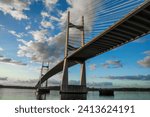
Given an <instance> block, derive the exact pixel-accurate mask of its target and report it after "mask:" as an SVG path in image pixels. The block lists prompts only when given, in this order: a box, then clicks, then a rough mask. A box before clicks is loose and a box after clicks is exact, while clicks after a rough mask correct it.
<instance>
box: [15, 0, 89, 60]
mask: <svg viewBox="0 0 150 117" xmlns="http://www.w3.org/2000/svg"><path fill="white" fill-rule="evenodd" d="M57 2H58V1H57V0H45V1H44V3H45V4H46V6H49V7H50V6H52V5H54V4H56V3H57ZM68 3H69V4H70V7H69V8H68V9H67V10H66V11H64V12H62V11H61V12H59V18H57V17H56V16H52V15H49V13H48V12H45V11H42V12H41V16H42V22H41V25H42V28H41V29H39V30H36V31H30V34H31V35H32V36H33V40H30V41H24V40H19V41H20V42H21V44H20V45H19V51H18V56H22V57H23V56H25V57H29V58H31V59H32V60H33V61H43V60H50V61H53V62H54V61H59V60H60V59H62V56H63V53H64V46H65V31H62V32H60V33H58V34H56V35H54V36H50V34H49V33H48V29H47V28H48V27H51V26H52V25H53V23H52V22H51V21H56V22H57V24H59V25H60V26H62V27H63V26H65V24H66V17H67V11H68V10H70V11H71V22H72V23H75V24H78V25H80V24H81V17H82V16H83V15H84V14H85V17H86V21H85V30H86V29H87V30H88V29H89V27H90V25H91V23H92V20H91V18H90V19H88V17H89V16H88V15H86V11H87V9H86V6H87V5H88V4H89V3H90V0H87V1H86V2H85V1H84V0H76V1H73V2H72V3H71V2H68ZM88 6H89V5H88ZM73 16H74V17H73ZM47 18H50V21H48V20H47ZM89 20H90V21H89ZM57 24H55V25H57ZM60 26H59V27H60ZM52 27H53V26H52ZM43 28H44V29H43ZM55 28H56V30H58V29H57V28H58V27H57V26H55ZM90 28H91V27H90ZM54 30H55V29H54ZM70 32H71V33H75V34H76V33H77V30H70ZM78 32H79V31H78ZM80 33H81V32H80Z"/></svg>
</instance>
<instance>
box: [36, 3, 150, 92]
mask: <svg viewBox="0 0 150 117" xmlns="http://www.w3.org/2000/svg"><path fill="white" fill-rule="evenodd" d="M85 20H86V19H85V18H84V17H82V24H81V25H75V24H73V23H71V20H70V12H68V18H67V27H66V28H67V31H66V43H65V57H64V59H63V60H62V61H61V62H60V63H58V64H57V65H56V66H54V67H53V68H52V69H50V70H49V71H48V72H47V73H46V74H45V75H43V76H42V77H41V79H40V80H39V82H38V83H37V84H36V87H39V86H40V85H41V83H44V82H45V81H47V80H48V79H49V78H50V77H52V76H54V75H56V74H57V73H59V72H61V71H63V76H62V77H63V78H62V84H61V92H62V93H75V92H81V93H82V92H83V93H85V92H86V69H85V68H86V64H85V61H86V60H88V59H91V58H93V57H95V56H98V55H101V54H103V53H105V52H108V51H110V50H112V49H114V48H117V47H119V46H122V45H124V44H126V43H129V42H131V41H134V40H136V39H138V38H140V37H142V36H144V35H147V34H149V33H150V1H149V0H148V1H145V2H144V3H143V4H141V5H140V6H138V7H137V8H136V9H134V10H133V11H132V12H130V13H129V14H127V15H126V16H125V17H124V18H122V19H121V20H119V21H118V22H116V23H115V24H113V25H112V26H110V27H109V28H108V29H106V30H104V31H103V32H102V33H100V34H99V35H97V36H96V37H95V38H93V39H92V40H90V41H89V42H87V43H85V38H86V37H85V27H84V23H85ZM72 28H75V29H77V30H79V31H80V32H81V35H80V36H81V44H80V45H81V46H80V47H77V46H73V44H71V43H69V42H70V38H69V36H70V30H69V29H72ZM72 43H73V42H72ZM73 50H75V51H73ZM70 51H73V52H72V53H71V54H68V53H69V52H70ZM76 64H81V86H69V85H68V68H69V67H72V66H74V65H76Z"/></svg>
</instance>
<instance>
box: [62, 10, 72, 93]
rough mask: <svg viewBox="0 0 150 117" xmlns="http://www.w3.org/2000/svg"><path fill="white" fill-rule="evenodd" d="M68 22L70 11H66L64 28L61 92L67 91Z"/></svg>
mask: <svg viewBox="0 0 150 117" xmlns="http://www.w3.org/2000/svg"><path fill="white" fill-rule="evenodd" d="M69 23H70V12H68V22H67V30H66V44H65V54H64V57H65V59H64V65H63V76H62V84H61V92H64V91H67V87H68V60H67V56H68V40H69Z"/></svg>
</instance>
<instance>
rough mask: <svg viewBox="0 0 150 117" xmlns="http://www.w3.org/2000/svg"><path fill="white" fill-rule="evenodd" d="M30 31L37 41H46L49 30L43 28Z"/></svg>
mask: <svg viewBox="0 0 150 117" xmlns="http://www.w3.org/2000/svg"><path fill="white" fill-rule="evenodd" d="M30 33H31V34H32V36H33V38H34V39H35V41H38V42H44V41H45V40H46V39H47V36H46V35H47V33H48V31H47V30H44V29H42V30H37V31H31V32H30Z"/></svg>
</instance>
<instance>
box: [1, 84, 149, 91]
mask: <svg viewBox="0 0 150 117" xmlns="http://www.w3.org/2000/svg"><path fill="white" fill-rule="evenodd" d="M0 88H11V89H36V88H35V87H32V86H9V85H7V86H6V85H0ZM48 89H49V90H56V91H59V90H60V87H59V86H50V87H48ZM87 90H88V91H100V90H111V91H150V88H135V87H133V88H89V87H88V88H87Z"/></svg>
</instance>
